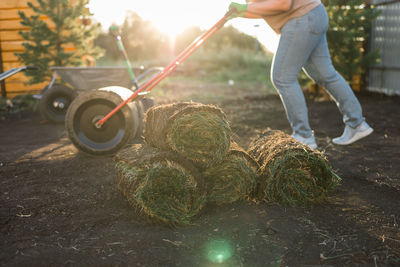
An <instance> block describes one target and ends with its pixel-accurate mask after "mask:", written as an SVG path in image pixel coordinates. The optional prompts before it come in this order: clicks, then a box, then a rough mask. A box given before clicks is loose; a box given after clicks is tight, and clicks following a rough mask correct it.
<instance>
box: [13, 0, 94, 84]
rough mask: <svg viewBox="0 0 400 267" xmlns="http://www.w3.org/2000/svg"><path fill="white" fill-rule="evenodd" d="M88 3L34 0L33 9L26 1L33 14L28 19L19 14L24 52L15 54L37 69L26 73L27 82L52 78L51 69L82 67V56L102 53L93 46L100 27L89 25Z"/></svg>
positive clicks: (82, 0) (69, 0)
mask: <svg viewBox="0 0 400 267" xmlns="http://www.w3.org/2000/svg"><path fill="white" fill-rule="evenodd" d="M88 1H89V0H36V2H37V5H35V6H34V5H33V4H32V3H31V2H28V6H29V7H30V8H31V9H32V10H33V11H34V15H31V16H29V17H28V16H27V15H26V14H25V13H24V12H23V11H20V12H19V16H20V18H21V24H22V25H24V26H26V27H27V28H28V30H27V31H20V32H19V34H20V35H21V36H22V37H23V38H24V40H25V41H26V42H24V43H23V46H24V47H25V51H24V52H22V53H16V55H17V56H18V57H19V59H20V60H21V61H22V62H24V64H25V65H35V66H38V67H39V69H38V70H32V71H27V72H26V75H27V76H29V77H30V80H29V83H31V84H34V83H40V82H43V81H46V80H48V79H49V78H50V77H51V76H52V74H51V71H50V67H51V66H82V65H84V60H83V57H84V56H86V57H91V58H98V57H99V56H101V54H102V50H101V49H100V48H98V47H95V46H94V44H93V43H94V42H93V40H94V39H95V38H96V37H97V35H98V33H99V30H100V25H99V24H91V23H90V16H91V14H90V13H89V11H88V9H87V8H86V5H87V3H88ZM43 17H47V18H48V20H43V19H42V18H43ZM71 48H72V49H71Z"/></svg>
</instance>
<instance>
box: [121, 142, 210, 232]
mask: <svg viewBox="0 0 400 267" xmlns="http://www.w3.org/2000/svg"><path fill="white" fill-rule="evenodd" d="M115 161H116V162H117V164H116V170H117V184H118V188H119V189H120V190H121V192H122V193H123V194H124V195H125V197H126V198H127V199H128V201H129V202H130V203H131V204H132V206H133V207H135V208H136V209H137V210H138V211H139V212H142V213H144V214H146V215H148V216H149V217H150V218H152V219H155V220H157V221H160V222H165V223H169V224H171V225H175V224H187V223H189V222H190V219H191V217H193V216H194V215H196V214H197V213H198V212H199V211H200V210H201V208H202V207H203V206H204V204H205V193H204V190H203V188H202V185H201V182H202V179H201V174H200V173H199V172H198V171H197V169H196V168H195V167H194V166H193V165H192V164H191V163H190V162H189V161H187V160H185V159H184V158H182V157H180V156H179V155H178V154H176V153H174V152H170V151H160V150H159V149H157V148H153V147H150V146H147V145H142V144H136V145H132V146H130V147H128V148H126V149H124V150H122V151H120V152H119V153H118V154H117V155H116V157H115Z"/></svg>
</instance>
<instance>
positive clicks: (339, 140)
mask: <svg viewBox="0 0 400 267" xmlns="http://www.w3.org/2000/svg"><path fill="white" fill-rule="evenodd" d="M373 131H374V129H372V128H371V127H370V126H369V125H368V123H366V122H365V121H364V122H362V123H361V124H360V125H358V126H357V127H356V128H351V127H350V126H348V125H346V127H345V128H344V132H343V134H342V136H340V137H336V138H333V139H332V142H333V143H334V144H337V145H349V144H352V143H354V142H355V141H358V140H360V139H361V138H364V137H366V136H368V135H370V134H371V133H372V132H373Z"/></svg>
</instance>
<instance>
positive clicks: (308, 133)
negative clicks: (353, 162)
mask: <svg viewBox="0 0 400 267" xmlns="http://www.w3.org/2000/svg"><path fill="white" fill-rule="evenodd" d="M327 28H328V15H327V13H326V10H325V7H324V6H323V5H320V6H318V7H316V8H315V9H313V10H311V11H310V12H309V13H307V14H306V15H304V16H303V17H300V18H295V19H292V20H290V21H288V22H287V23H286V24H285V25H284V27H283V28H282V31H281V37H280V41H279V46H278V50H277V52H276V54H275V56H274V60H273V64H272V70H271V79H272V82H273V84H274V86H275V88H276V89H277V91H278V92H279V95H280V97H281V100H282V102H283V105H284V107H285V110H286V115H287V117H288V120H289V122H290V125H291V127H292V129H293V137H295V138H296V139H297V140H299V141H300V142H302V143H305V144H307V145H309V146H310V147H312V148H316V143H315V138H314V136H313V131H312V129H311V127H310V125H309V121H308V110H307V106H306V101H305V98H304V94H303V91H302V89H301V87H300V85H299V83H298V80H297V78H298V75H299V73H300V71H301V70H302V69H303V70H304V71H305V72H306V74H307V75H308V76H309V77H310V78H311V79H313V80H314V81H315V82H316V83H318V84H320V85H321V86H323V87H324V88H325V89H326V90H327V91H328V93H329V94H330V95H331V96H332V98H333V99H334V100H335V102H336V104H337V106H338V108H339V110H340V112H341V113H342V116H343V121H344V123H345V124H346V127H347V128H348V130H347V131H346V130H345V133H344V134H343V135H342V136H341V137H339V138H335V139H334V140H333V141H334V143H337V144H343V145H344V144H349V142H350V143H352V142H355V141H357V140H359V139H360V138H362V137H364V136H366V135H368V134H370V133H371V132H372V128H370V127H369V126H368V125H367V124H366V123H365V122H364V118H363V116H362V109H361V105H360V103H359V102H358V100H357V98H356V96H355V95H354V93H353V91H352V90H351V88H350V86H349V85H348V84H347V82H346V81H345V80H344V79H343V77H342V76H341V75H340V74H339V73H338V72H337V71H336V70H335V68H334V67H333V65H332V61H331V58H330V54H329V49H328V43H327V40H326V30H327ZM362 125H363V126H364V127H361V128H362V129H359V130H360V131H361V132H363V133H362V134H361V135H364V136H361V135H360V134H357V133H358V128H360V126H362ZM367 133H368V134H367ZM345 134H346V135H345ZM360 136H361V137H360ZM355 139H356V140H355Z"/></svg>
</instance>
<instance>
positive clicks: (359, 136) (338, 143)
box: [332, 128, 374, 146]
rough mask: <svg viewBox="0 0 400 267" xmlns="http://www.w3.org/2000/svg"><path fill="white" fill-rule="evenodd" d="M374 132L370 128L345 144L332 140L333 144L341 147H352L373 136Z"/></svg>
mask: <svg viewBox="0 0 400 267" xmlns="http://www.w3.org/2000/svg"><path fill="white" fill-rule="evenodd" d="M373 132H374V129H372V128H369V129H368V130H365V131H363V132H359V133H356V134H355V135H354V136H353V138H351V139H350V140H349V141H347V142H345V143H340V142H337V141H335V139H333V140H332V143H334V144H336V145H341V146H346V145H350V144H352V143H354V142H356V141H358V140H360V139H362V138H364V137H367V136H368V135H370V134H372V133H373Z"/></svg>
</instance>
